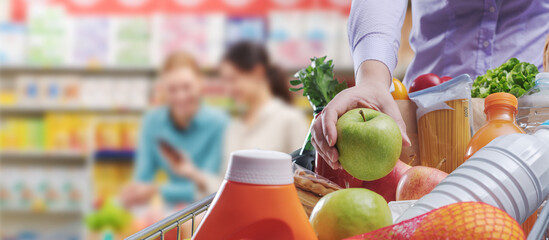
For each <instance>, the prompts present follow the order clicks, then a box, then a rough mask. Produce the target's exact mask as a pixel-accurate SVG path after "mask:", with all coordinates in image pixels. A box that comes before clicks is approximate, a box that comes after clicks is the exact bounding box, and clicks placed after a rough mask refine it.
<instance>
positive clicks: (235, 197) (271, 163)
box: [193, 150, 317, 240]
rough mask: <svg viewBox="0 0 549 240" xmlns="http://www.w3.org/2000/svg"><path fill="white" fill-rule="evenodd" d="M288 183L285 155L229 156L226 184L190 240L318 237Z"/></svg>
mask: <svg viewBox="0 0 549 240" xmlns="http://www.w3.org/2000/svg"><path fill="white" fill-rule="evenodd" d="M293 180H294V179H293V173H292V170H291V157H290V155H288V154H285V153H280V152H274V151H261V150H242V151H236V152H233V153H232V154H231V160H230V162H229V167H228V169H227V173H226V175H225V181H223V184H222V185H221V188H220V189H219V191H218V192H217V195H216V196H215V198H214V200H213V202H212V206H211V207H210V210H208V213H207V214H206V216H205V219H204V221H203V222H202V223H201V224H200V226H199V227H198V230H197V233H196V235H195V236H194V237H193V239H195V240H210V239H223V240H237V239H238V240H239V239H248V240H275V239H287V240H308V239H317V238H316V235H315V233H314V231H313V228H312V226H311V225H310V224H309V220H308V218H307V215H306V214H305V211H304V210H303V207H302V206H301V203H300V202H299V199H298V196H297V191H296V189H295V186H294V184H293Z"/></svg>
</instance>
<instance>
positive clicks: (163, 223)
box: [126, 193, 215, 240]
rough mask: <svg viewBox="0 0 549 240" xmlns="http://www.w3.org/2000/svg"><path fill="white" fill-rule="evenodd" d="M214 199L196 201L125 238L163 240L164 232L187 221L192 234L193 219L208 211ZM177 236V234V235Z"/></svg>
mask: <svg viewBox="0 0 549 240" xmlns="http://www.w3.org/2000/svg"><path fill="white" fill-rule="evenodd" d="M214 197H215V193H214V194H212V195H210V196H208V197H206V198H203V199H202V200H200V201H197V202H195V203H192V204H191V205H189V206H188V207H186V208H185V209H183V210H181V211H178V212H176V213H174V214H172V215H170V216H169V217H167V218H164V219H162V220H160V221H158V222H156V223H154V224H152V225H150V226H148V227H146V228H145V229H143V230H141V231H139V232H137V233H135V234H133V235H131V236H129V237H127V238H126V240H142V239H145V240H148V239H157V238H159V237H160V239H164V237H163V236H162V235H163V234H165V233H166V232H168V231H170V230H172V229H174V228H176V227H177V228H179V227H180V226H181V224H183V223H184V222H186V221H188V220H192V221H193V223H192V228H193V229H192V234H194V217H195V216H196V215H198V214H200V213H202V212H204V211H206V210H207V209H208V207H209V206H210V204H211V203H212V200H213V199H214ZM178 234H179V233H178Z"/></svg>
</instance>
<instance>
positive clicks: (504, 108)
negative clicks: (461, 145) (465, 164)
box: [465, 93, 524, 160]
mask: <svg viewBox="0 0 549 240" xmlns="http://www.w3.org/2000/svg"><path fill="white" fill-rule="evenodd" d="M484 112H485V113H486V121H487V122H486V124H485V125H484V126H482V127H481V128H480V129H479V130H478V131H477V132H476V133H475V135H474V136H473V138H472V139H471V141H470V142H469V145H467V152H466V153H465V160H467V159H469V158H470V157H471V156H472V155H473V154H475V152H476V151H478V150H479V149H481V148H482V147H484V146H486V144H488V143H490V142H491V141H492V140H494V139H495V138H497V137H499V136H503V135H507V134H513V133H524V131H523V130H522V129H521V128H520V127H519V126H518V125H517V124H516V123H515V116H516V113H517V98H516V97H515V96H513V95H512V94H509V93H493V94H490V95H489V96H488V97H487V98H486V99H485V100H484Z"/></svg>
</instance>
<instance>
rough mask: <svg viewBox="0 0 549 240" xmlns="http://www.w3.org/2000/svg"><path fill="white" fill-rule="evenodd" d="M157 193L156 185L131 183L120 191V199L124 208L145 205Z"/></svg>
mask: <svg viewBox="0 0 549 240" xmlns="http://www.w3.org/2000/svg"><path fill="white" fill-rule="evenodd" d="M157 192H158V189H157V187H156V185H154V184H150V183H140V182H132V183H130V184H129V185H127V186H125V187H124V188H123V189H122V192H121V194H120V198H121V200H122V204H123V205H124V206H126V207H132V206H135V205H140V204H145V203H147V202H148V201H149V199H151V197H152V196H154V195H155V194H156V193H157Z"/></svg>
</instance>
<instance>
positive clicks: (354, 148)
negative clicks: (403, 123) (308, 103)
mask: <svg viewBox="0 0 549 240" xmlns="http://www.w3.org/2000/svg"><path fill="white" fill-rule="evenodd" d="M336 127H337V143H336V147H337V150H338V151H339V162H340V163H341V166H342V167H343V169H345V171H347V172H348V173H349V174H351V175H352V176H353V177H355V178H358V179H360V180H363V181H373V180H376V179H380V178H382V177H384V176H385V175H387V174H389V172H391V170H392V169H393V167H394V166H395V164H396V162H397V161H398V158H399V156H400V150H401V149H402V136H401V134H400V129H399V127H398V125H397V124H396V122H395V121H394V120H393V119H392V118H391V117H389V116H388V115H386V114H384V113H381V112H378V111H376V110H372V109H368V108H356V109H353V110H351V111H348V112H346V113H345V114H343V116H341V117H340V118H339V120H337V125H336Z"/></svg>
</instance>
